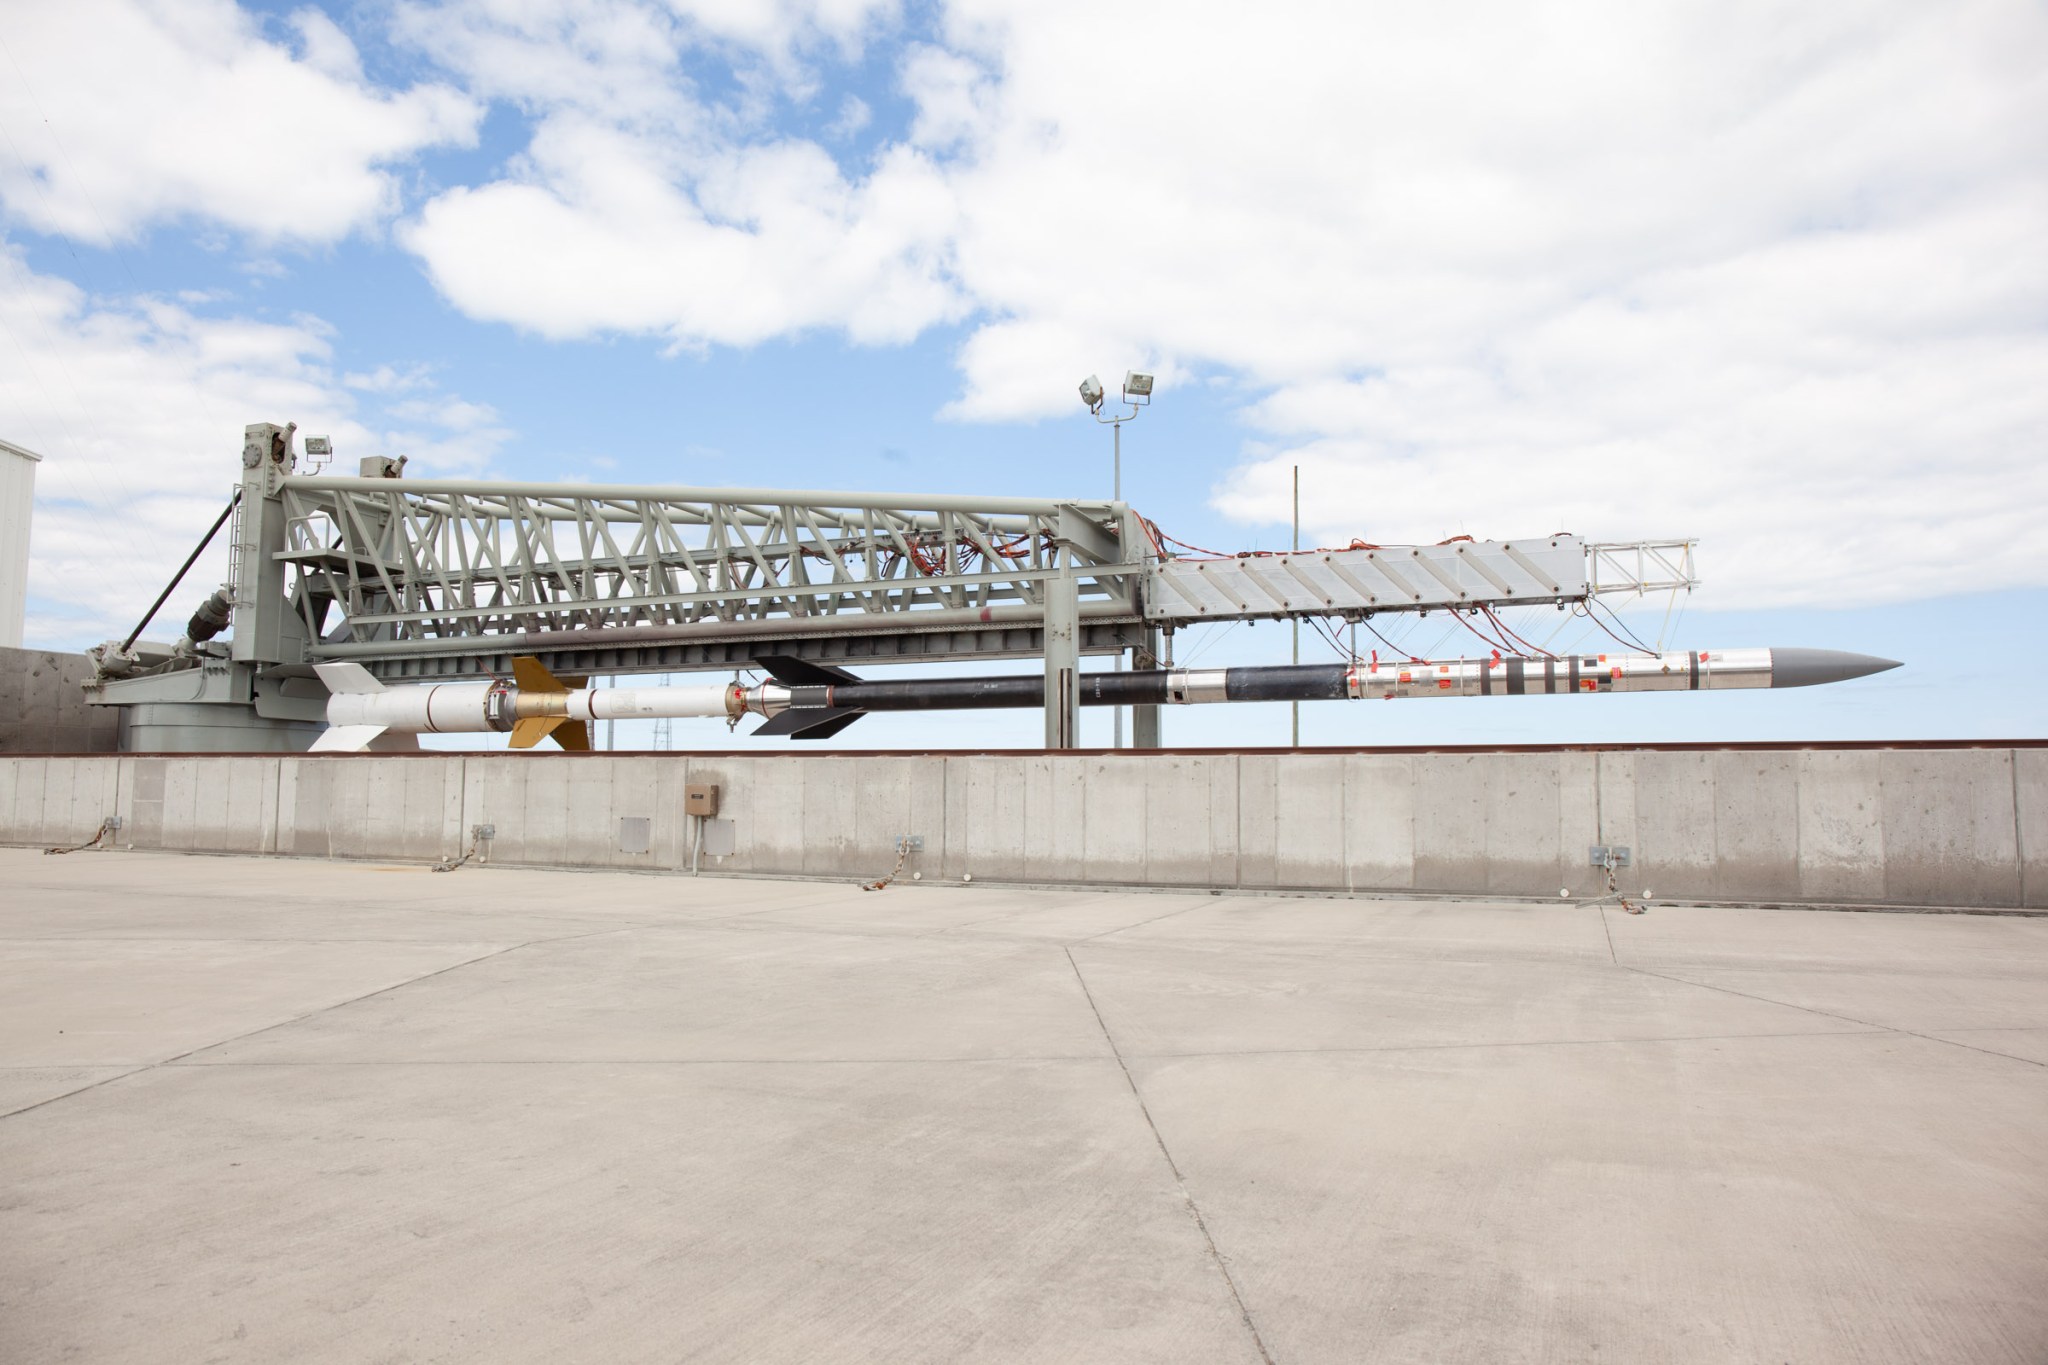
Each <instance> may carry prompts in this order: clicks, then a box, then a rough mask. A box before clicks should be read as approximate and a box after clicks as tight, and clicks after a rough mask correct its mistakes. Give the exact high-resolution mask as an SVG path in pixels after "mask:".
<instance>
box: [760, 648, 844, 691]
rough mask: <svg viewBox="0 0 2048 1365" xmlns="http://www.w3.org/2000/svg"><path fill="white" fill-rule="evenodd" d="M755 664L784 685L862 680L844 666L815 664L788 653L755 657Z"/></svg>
mask: <svg viewBox="0 0 2048 1365" xmlns="http://www.w3.org/2000/svg"><path fill="white" fill-rule="evenodd" d="M754 665H755V666H756V667H757V668H763V669H766V670H767V672H768V676H769V677H771V678H773V679H775V681H777V682H779V683H781V684H782V685H783V686H784V687H830V686H832V685H833V684H834V683H855V682H859V681H860V679H859V678H858V677H856V676H855V675H854V674H851V673H848V672H847V671H846V670H845V669H843V668H836V667H834V666H833V665H831V664H814V663H812V662H811V661H810V660H808V659H795V658H791V657H790V656H789V655H787V654H769V655H766V656H764V657H761V658H757V659H755V660H754Z"/></svg>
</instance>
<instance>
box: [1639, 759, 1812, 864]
mask: <svg viewBox="0 0 2048 1365" xmlns="http://www.w3.org/2000/svg"><path fill="white" fill-rule="evenodd" d="M1707 757H1708V758H1709V759H1710V760H1711V761H1710V762H1709V764H1708V765H1707V769H1708V773H1709V774H1710V777H1709V780H1710V781H1711V782H1712V783H1713V787H1714V894H1715V895H1717V896H1721V897H1724V898H1726V899H1728V900H1776V899H1778V898H1779V897H1781V896H1784V895H1786V894H1787V893H1788V892H1794V891H1796V889H1797V888H1798V886H1799V756H1798V755H1797V754H1786V753H1772V752H1768V751H1765V752H1751V753H1717V754H1710V755H1708V756H1707ZM1650 885H1651V886H1652V887H1653V888H1654V887H1655V886H1656V883H1655V882H1654V881H1652V882H1651V883H1650Z"/></svg>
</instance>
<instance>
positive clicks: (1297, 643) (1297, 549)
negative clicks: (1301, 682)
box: [1289, 465, 1301, 749]
mask: <svg viewBox="0 0 2048 1365" xmlns="http://www.w3.org/2000/svg"><path fill="white" fill-rule="evenodd" d="M1294 553H1296V554H1300V553H1301V466H1300V465H1296V466H1295V467H1294ZM1294 662H1295V663H1296V664H1297V665H1299V664H1300V663H1301V618H1300V617H1299V616H1297V617H1295V618H1294ZM1289 710H1291V711H1292V712H1293V713H1294V714H1293V720H1294V738H1293V744H1294V747H1295V748H1297V749H1299V748H1300V747H1301V703H1300V702H1298V701H1297V702H1292V703H1290V704H1289Z"/></svg>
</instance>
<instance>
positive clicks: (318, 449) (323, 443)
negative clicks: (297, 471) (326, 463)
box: [306, 436, 334, 455]
mask: <svg viewBox="0 0 2048 1365" xmlns="http://www.w3.org/2000/svg"><path fill="white" fill-rule="evenodd" d="M306 453H307V454H308V455H332V454H333V453H334V442H333V441H331V440H329V439H328V438H327V437H325V436H308V437H307V438H306Z"/></svg>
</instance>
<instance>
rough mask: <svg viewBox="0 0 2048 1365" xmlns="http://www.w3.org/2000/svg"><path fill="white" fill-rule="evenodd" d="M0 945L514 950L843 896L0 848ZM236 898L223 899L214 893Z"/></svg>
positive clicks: (784, 888)
mask: <svg viewBox="0 0 2048 1365" xmlns="http://www.w3.org/2000/svg"><path fill="white" fill-rule="evenodd" d="M0 878H5V880H6V884H7V885H8V886H9V888H10V894H9V896H8V897H7V899H6V901H5V902H4V903H0V939H6V938H100V937H127V938H137V937H141V938H151V937H163V938H195V937H196V938H217V939H236V938H249V939H287V940H308V939H316V938H317V939H327V940H349V939H396V940H407V939H416V940H422V941H435V940H443V941H445V940H460V941H474V940H476V939H478V938H493V939H497V940H499V941H506V942H520V941H525V940H528V939H534V938H548V937H556V936H560V935H563V934H573V933H578V932H585V931H588V930H591V929H603V928H610V927H617V926H624V925H632V924H643V923H666V922H676V921H694V920H700V919H715V918H723V917H726V916H730V915H734V914H742V913H753V912H757V911H761V910H773V909H778V908H782V907H788V906H800V905H805V904H811V903H817V902H833V901H836V900H838V899H839V898H840V897H841V895H842V893H843V891H844V888H843V887H839V886H826V885H819V884H817V883H807V882H788V881H767V880H761V881H735V880H731V879H724V878H721V879H717V880H715V881H707V880H705V879H701V878H696V879H693V878H689V877H677V876H645V877H620V878H617V879H616V883H615V884H614V885H611V886H609V887H608V888H607V890H606V894H605V895H603V896H602V897H593V896H591V894H590V891H591V883H590V879H589V875H588V874H586V873H582V872H549V871H529V870H523V869H508V868H497V867H490V866H475V865H472V866H469V867H464V868H461V869H459V870H458V871H455V872H449V873H437V872H435V871H434V870H433V867H432V865H431V864H427V863H372V862H360V863H333V862H321V863H309V862H307V861H305V860H302V859H283V858H279V859H270V858H262V859H252V858H240V859H237V858H224V857H212V856H203V855H191V854H168V853H139V852H138V853H110V854H106V855H92V856H88V855H85V854H77V855H73V856H71V857H68V858H45V857H43V856H41V855H40V854H39V853H35V852H32V851H29V850H23V849H0ZM227 883H232V885H233V887H234V893H233V894H230V895H223V894H222V893H221V888H222V886H223V885H224V884H227Z"/></svg>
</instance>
